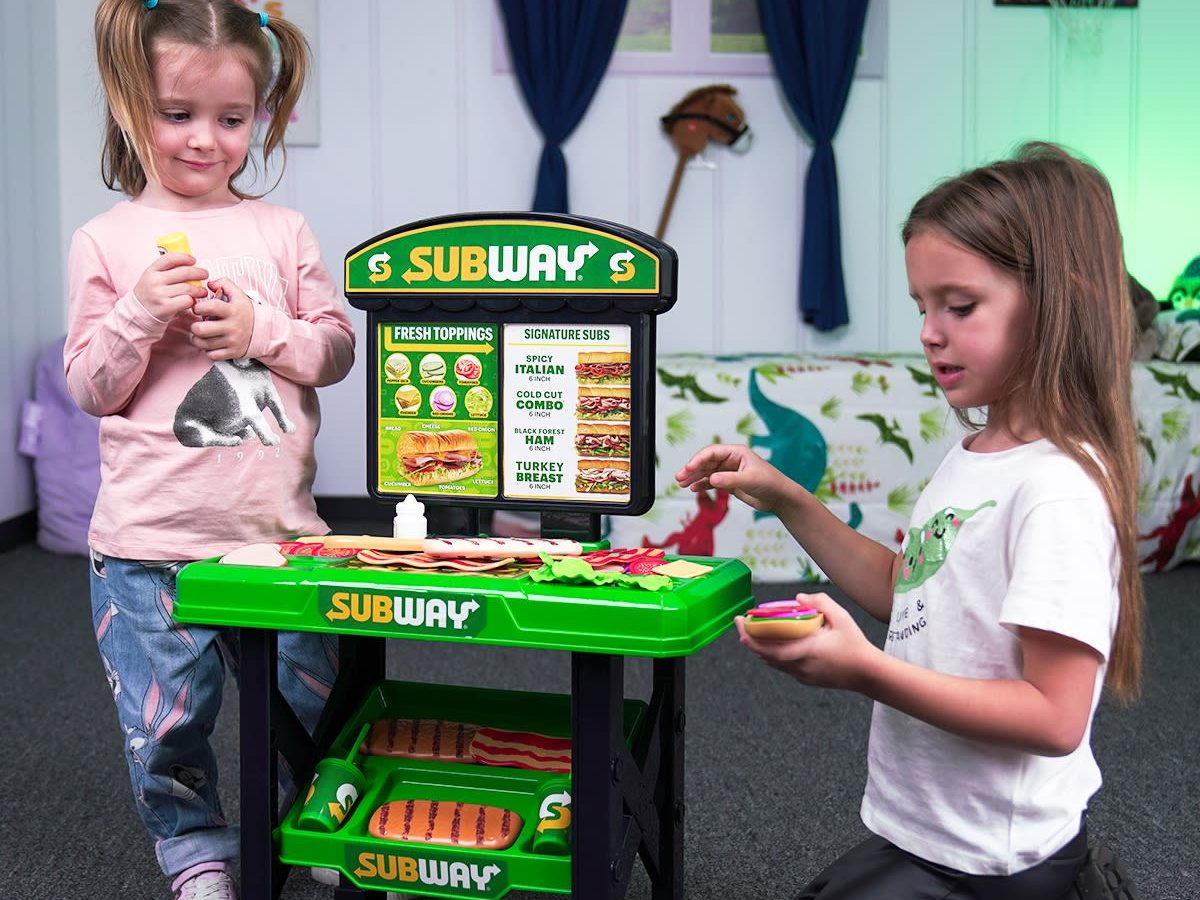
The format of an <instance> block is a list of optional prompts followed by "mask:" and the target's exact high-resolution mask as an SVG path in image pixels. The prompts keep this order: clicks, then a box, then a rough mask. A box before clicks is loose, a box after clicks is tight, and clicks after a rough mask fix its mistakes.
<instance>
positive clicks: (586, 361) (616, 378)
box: [575, 350, 630, 384]
mask: <svg viewBox="0 0 1200 900" xmlns="http://www.w3.org/2000/svg"><path fill="white" fill-rule="evenodd" d="M629 371H630V369H629V353H628V352H626V351H619V352H601V351H587V350H583V351H580V353H579V362H578V364H577V365H576V366H575V380H576V381H578V382H579V383H580V384H629Z"/></svg>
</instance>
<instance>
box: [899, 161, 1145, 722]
mask: <svg viewBox="0 0 1200 900" xmlns="http://www.w3.org/2000/svg"><path fill="white" fill-rule="evenodd" d="M926 230H934V231H938V232H940V233H942V234H943V235H945V236H946V237H948V238H949V239H950V240H952V241H954V242H955V243H957V244H959V245H960V246H962V247H964V248H965V249H967V250H969V251H970V252H972V253H976V254H978V255H979V256H981V257H983V258H984V259H986V260H988V261H990V262H991V263H993V264H994V265H996V266H998V267H1000V268H1001V269H1004V270H1005V271H1007V272H1010V273H1012V275H1013V276H1015V277H1016V278H1017V279H1018V281H1019V282H1020V284H1021V286H1022V288H1023V293H1024V295H1025V298H1026V300H1027V301H1028V303H1029V305H1030V310H1031V326H1030V335H1029V340H1028V341H1026V342H1025V345H1024V347H1023V349H1022V351H1021V356H1020V358H1019V359H1018V361H1017V364H1016V365H1015V367H1014V369H1013V371H1012V373H1010V375H1009V377H1008V380H1007V382H1006V384H1005V386H1004V390H1003V393H1002V399H1001V401H1000V402H999V403H998V404H997V406H999V405H1000V403H1003V402H1004V400H1005V399H1012V398H1014V397H1020V399H1021V402H1022V403H1023V404H1025V408H1026V409H1028V410H1029V414H1030V422H1031V423H1032V425H1033V426H1034V427H1036V428H1038V429H1039V430H1040V431H1041V432H1042V434H1044V435H1045V436H1046V437H1047V438H1048V439H1049V440H1050V441H1051V442H1052V443H1053V444H1054V445H1055V446H1057V447H1058V448H1059V449H1061V450H1062V451H1063V452H1064V453H1066V454H1067V455H1069V456H1070V457H1071V458H1072V459H1074V460H1075V461H1076V462H1077V463H1079V465H1080V466H1082V467H1083V469H1084V471H1086V472H1087V473H1088V474H1089V475H1090V476H1091V477H1092V479H1093V480H1094V481H1095V482H1096V484H1097V485H1099V487H1100V489H1101V491H1102V492H1103V494H1104V497H1105V500H1106V501H1107V503H1108V508H1109V511H1110V513H1111V514H1112V518H1113V524H1114V526H1115V529H1116V534H1117V547H1118V553H1119V557H1120V575H1119V581H1118V591H1119V594H1120V612H1119V618H1118V622H1117V630H1116V635H1115V636H1114V638H1113V646H1112V653H1111V655H1110V660H1109V666H1108V675H1107V683H1108V687H1109V688H1110V689H1111V690H1112V691H1113V693H1114V694H1115V695H1116V696H1117V697H1118V698H1119V699H1120V700H1122V701H1129V700H1131V699H1133V698H1134V697H1136V696H1137V694H1138V692H1139V690H1140V684H1141V668H1142V614H1143V605H1144V598H1143V592H1142V580H1141V574H1140V572H1139V566H1138V558H1137V491H1138V456H1137V442H1136V433H1135V428H1134V418H1133V406H1132V401H1131V398H1130V390H1131V387H1130V381H1131V378H1130V365H1131V363H1132V359H1133V354H1132V348H1133V323H1132V315H1131V311H1130V304H1129V298H1128V295H1127V294H1126V288H1125V283H1126V281H1125V279H1126V276H1125V267H1124V262H1123V251H1122V244H1121V232H1120V228H1119V226H1118V224H1117V213H1116V207H1115V205H1114V203H1113V197H1112V189H1111V188H1110V186H1109V184H1108V181H1107V179H1105V177H1104V176H1103V175H1102V174H1101V173H1100V172H1099V171H1098V170H1097V169H1095V168H1094V167H1093V166H1091V165H1089V164H1088V163H1085V162H1083V161H1081V160H1079V159H1076V158H1075V157H1073V156H1071V155H1070V154H1068V153H1066V152H1065V151H1064V150H1063V149H1062V148H1060V147H1058V146H1056V145H1054V144H1048V143H1041V142H1034V143H1029V144H1026V145H1024V146H1023V147H1021V148H1020V150H1019V151H1018V153H1017V155H1016V157H1015V158H1014V159H1012V160H1006V161H1002V162H997V163H993V164H992V165H989V166H983V167H981V168H978V169H974V170H972V171H969V172H966V173H964V174H962V175H960V176H958V177H956V178H953V179H950V180H948V181H945V182H943V183H941V184H939V185H938V186H937V187H935V188H934V189H933V190H931V191H930V192H929V193H928V194H926V195H925V196H924V197H922V198H921V199H920V200H918V201H917V203H916V205H915V206H914V207H913V210H912V212H911V214H910V215H909V217H908V220H907V221H906V222H905V224H904V228H903V231H902V237H903V239H904V243H905V244H907V243H908V241H909V240H910V239H911V238H912V237H913V236H914V235H916V234H918V233H920V232H922V231H926ZM955 412H956V414H957V415H958V418H959V420H960V421H961V422H962V423H963V424H964V425H966V426H967V427H972V428H978V427H979V426H978V423H975V422H972V421H971V420H970V416H969V411H967V410H956V411H955Z"/></svg>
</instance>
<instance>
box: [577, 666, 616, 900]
mask: <svg viewBox="0 0 1200 900" xmlns="http://www.w3.org/2000/svg"><path fill="white" fill-rule="evenodd" d="M624 672H625V668H624V660H623V659H622V658H621V657H619V656H607V655H601V654H596V653H573V654H571V806H572V807H573V809H572V816H571V896H572V897H575V898H576V900H612V898H617V897H621V896H623V895H624V893H625V873H624V872H623V871H622V869H623V867H622V865H621V847H622V842H623V838H624V832H625V828H624V803H623V801H622V798H621V788H620V783H619V781H620V777H621V748H622V747H623V746H624V743H625V741H624V735H623V733H622V731H623V729H622V719H623V715H622V707H623V705H624V701H623V697H624V682H625V678H624Z"/></svg>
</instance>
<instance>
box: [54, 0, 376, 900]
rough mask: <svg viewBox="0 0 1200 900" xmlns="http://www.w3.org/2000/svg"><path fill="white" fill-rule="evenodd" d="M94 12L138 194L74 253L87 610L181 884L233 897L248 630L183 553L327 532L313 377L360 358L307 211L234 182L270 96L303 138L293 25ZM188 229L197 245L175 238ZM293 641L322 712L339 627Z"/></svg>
mask: <svg viewBox="0 0 1200 900" xmlns="http://www.w3.org/2000/svg"><path fill="white" fill-rule="evenodd" d="M95 31H96V54H97V60H98V64H99V71H100V76H101V80H102V82H103V86H104V91H105V94H106V99H107V115H106V127H105V140H104V151H103V157H102V171H103V176H104V181H105V184H107V185H108V186H109V187H110V188H113V189H116V190H120V191H122V192H123V193H125V194H126V195H127V199H124V200H122V201H121V202H119V203H117V204H116V205H115V206H114V207H113V208H112V209H110V210H109V211H107V212H105V213H103V214H101V215H99V216H97V217H95V218H94V219H92V220H91V221H90V222H88V223H86V224H85V225H83V226H82V227H81V228H80V229H79V230H78V231H76V232H75V234H74V237H73V239H72V242H71V250H70V257H69V263H68V280H69V285H70V325H69V329H68V335H67V343H66V348H65V353H64V362H65V366H66V374H67V382H68V385H69V388H70V391H71V394H72V396H73V397H74V398H75V401H76V402H77V403H78V404H79V406H80V407H81V408H82V409H84V410H85V411H87V412H89V413H91V414H93V415H95V416H98V417H100V423H101V424H100V454H101V467H102V480H101V486H100V492H99V496H98V497H97V500H96V507H95V511H94V513H93V517H92V522H91V527H90V530H89V535H88V542H89V545H90V547H91V585H92V589H91V593H92V615H93V621H94V625H95V630H96V637H97V641H98V643H99V648H100V655H101V659H102V662H103V664H104V669H105V672H106V673H107V676H108V680H109V683H110V685H111V686H112V690H113V696H114V698H115V700H116V705H117V713H118V719H119V721H120V725H121V730H122V733H123V734H124V745H125V755H126V757H127V760H128V764H129V772H130V776H131V780H132V783H133V793H134V797H135V800H136V805H137V810H138V813H139V814H140V815H141V817H142V821H143V822H144V824H145V826H146V829H147V830H148V831H149V833H150V835H151V836H152V837H153V839H154V841H155V849H156V853H157V856H158V861H159V863H160V865H161V866H162V869H163V872H164V873H165V874H166V875H167V876H168V878H170V879H171V881H172V889H173V891H174V892H175V897H176V898H199V897H205V898H211V900H231V898H234V897H235V890H234V886H233V883H232V879H231V877H230V874H229V871H228V862H229V861H230V860H232V859H234V858H235V857H236V856H237V852H238V846H239V840H238V835H237V829H236V828H235V827H233V826H230V825H229V824H228V823H227V822H226V820H225V818H224V815H223V814H222V811H221V804H220V801H219V798H218V795H217V770H216V764H215V759H214V757H213V752H212V749H211V747H210V745H209V740H208V737H209V734H210V733H211V732H212V729H213V724H214V720H215V717H216V715H217V712H218V709H219V707H220V702H221V691H222V684H223V681H224V676H225V661H226V659H229V660H230V661H231V662H235V661H236V646H231V645H230V644H229V643H227V642H226V640H225V635H223V634H222V632H221V631H220V630H219V629H211V628H202V627H184V626H180V625H178V624H177V623H176V622H175V621H174V619H173V618H172V614H171V611H172V606H173V603H174V599H175V579H176V575H177V573H178V571H179V569H180V568H181V567H182V566H183V565H185V564H186V563H187V561H189V560H194V559H201V558H205V557H209V556H213V555H216V554H222V553H225V552H228V551H230V550H233V549H235V548H237V547H240V546H242V545H245V544H249V543H255V542H260V541H277V540H281V539H284V538H286V537H289V536H294V535H296V534H299V533H306V534H320V533H325V532H327V531H328V530H329V529H328V527H327V526H326V525H325V523H324V522H322V521H321V518H320V517H319V516H318V515H317V511H316V506H315V503H314V501H313V497H312V493H311V488H312V483H313V478H314V475H315V472H316V462H315V459H314V454H313V441H314V438H315V436H316V433H317V429H318V427H319V425H320V412H319V406H318V402H317V395H316V390H315V389H316V388H318V387H321V386H322V385H328V384H333V383H335V382H337V381H339V380H341V379H342V378H343V377H345V375H346V373H347V372H348V371H349V370H350V366H351V364H352V362H353V359H354V334H353V330H352V328H351V325H350V321H349V319H348V318H347V316H346V313H345V311H344V309H343V304H342V299H341V296H340V294H339V291H338V289H337V286H336V285H335V284H334V282H333V280H332V279H331V278H330V275H329V272H328V271H327V270H326V268H325V266H324V264H323V263H322V261H321V253H320V249H319V247H318V245H317V241H316V239H315V238H314V237H313V234H312V232H311V231H310V230H309V227H308V225H307V224H306V222H305V221H304V218H303V217H302V216H301V215H300V214H299V213H296V212H294V211H292V210H289V209H285V208H283V207H279V206H274V205H271V204H268V203H265V202H263V201H262V200H260V199H258V197H257V196H255V195H252V194H249V193H247V192H245V191H243V190H240V189H239V188H237V187H236V186H235V181H236V180H237V178H238V176H239V175H241V173H242V172H243V170H244V169H245V168H246V165H247V162H248V160H249V150H250V142H251V134H252V129H253V126H254V123H255V121H256V120H257V119H258V118H259V116H260V114H261V115H263V116H264V117H265V118H266V119H267V124H266V129H265V136H264V140H263V164H264V166H265V164H266V161H267V160H268V159H269V158H270V157H271V155H272V153H273V152H274V151H275V150H276V149H280V150H284V155H285V158H286V150H285V148H284V144H283V137H284V129H285V127H286V124H287V122H288V119H289V116H290V115H291V113H292V110H293V108H294V107H295V104H296V101H297V99H298V97H299V96H300V91H301V88H302V87H303V84H304V80H305V76H306V73H307V70H308V48H307V45H306V43H305V40H304V37H303V35H302V34H301V33H300V32H299V31H298V29H297V28H296V27H295V26H294V25H292V24H290V23H289V22H287V21H286V20H283V19H278V18H271V17H269V16H267V15H266V14H265V13H256V12H251V11H249V10H247V9H246V8H244V7H242V6H240V5H238V4H237V3H236V2H234V0H101V2H100V4H99V7H98V9H97V11H96V22H95ZM269 36H270V39H269ZM272 42H273V43H274V45H275V47H277V56H276V58H275V59H274V60H273V58H272V57H273V50H272ZM273 72H274V74H273ZM176 232H182V233H183V234H184V235H185V236H186V239H187V242H188V244H190V248H191V251H192V252H178V251H175V250H170V249H169V248H170V246H171V242H170V241H164V240H163V237H164V235H167V234H169V233H176ZM159 244H164V245H165V246H166V248H167V252H161V251H160V250H159V249H158V248H157V245H159ZM193 254H194V255H193ZM279 648H280V666H279V678H280V685H281V688H282V690H283V691H284V693H285V695H286V696H287V698H288V700H289V702H290V703H291V704H292V706H293V708H294V709H295V711H296V712H297V714H298V715H299V716H300V718H301V720H302V721H303V722H304V724H305V725H306V727H308V728H309V729H310V730H312V729H313V728H314V727H315V725H316V721H317V719H318V717H319V715H320V712H321V709H322V706H323V704H324V700H325V697H326V696H327V694H328V690H329V687H330V685H331V684H332V682H333V678H334V674H335V670H336V654H335V652H334V648H333V646H332V644H331V643H329V642H328V641H327V640H323V639H322V637H321V636H319V635H299V634H292V635H280V636H279Z"/></svg>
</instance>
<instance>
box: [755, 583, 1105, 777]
mask: <svg viewBox="0 0 1200 900" xmlns="http://www.w3.org/2000/svg"><path fill="white" fill-rule="evenodd" d="M803 596H804V599H805V601H806V602H807V603H809V605H811V606H812V607H814V608H815V609H818V610H820V611H821V612H822V613H823V614H824V616H825V627H823V628H822V629H821V630H820V631H818V632H817V633H816V634H814V635H812V636H811V637H806V638H800V639H799V640H795V641H756V640H754V639H753V638H751V637H749V636H748V635H746V633H745V630H744V628H742V626H741V622H740V621H739V623H738V628H739V631H740V632H741V634H742V643H744V644H746V645H747V646H748V647H749V648H750V649H751V650H753V651H754V652H755V653H757V654H758V655H759V656H760V657H761V658H762V659H763V660H764V661H765V662H766V663H767V664H768V665H771V666H773V667H774V668H777V669H780V670H781V671H784V672H787V673H788V674H789V675H791V676H793V677H794V678H796V679H797V680H799V681H801V682H803V683H804V684H812V685H819V686H822V687H832V688H843V689H846V690H853V691H857V692H858V693H861V694H864V695H866V696H867V697H870V698H871V699H872V700H876V701H878V702H879V703H883V704H885V705H886V706H890V707H892V708H893V709H897V710H899V711H900V712H903V713H907V714H908V715H910V716H913V717H914V718H917V719H921V720H922V721H924V722H928V723H929V724H930V725H934V726H936V727H938V728H941V729H943V730H945V731H949V732H951V733H953V734H957V735H960V736H961V737H965V738H970V739H972V740H979V741H986V742H987V743H991V744H997V745H1000V746H1006V747H1013V748H1015V749H1019V750H1023V751H1026V752H1029V753H1036V754H1039V755H1042V756H1064V755H1066V754H1068V753H1071V752H1072V751H1073V750H1074V749H1075V748H1076V747H1078V746H1079V744H1080V742H1081V741H1082V740H1083V737H1084V733H1085V731H1086V730H1087V723H1088V717H1089V715H1090V713H1091V703H1092V691H1093V690H1094V689H1095V685H1096V678H1097V676H1098V674H1099V669H1100V657H1099V654H1097V653H1096V651H1095V650H1093V649H1092V648H1091V647H1089V646H1088V645H1086V644H1083V643H1081V642H1079V641H1075V640H1072V639H1071V638H1068V637H1064V636H1063V635H1059V634H1054V633H1052V632H1048V631H1040V630H1037V629H1033V628H1022V629H1021V630H1020V635H1021V649H1022V657H1023V660H1024V664H1023V670H1022V677H1021V678H1011V679H982V678H964V677H960V676H955V675H947V674H943V673H941V672H935V671H933V670H931V669H925V668H922V667H920V666H916V665H913V664H912V663H909V662H905V661H904V660H900V659H897V658H896V657H894V656H889V655H888V654H887V653H885V652H884V651H883V650H881V649H879V648H878V647H876V646H874V645H873V644H871V643H870V642H869V641H868V640H867V639H866V638H865V637H864V636H863V634H862V632H861V631H860V630H859V628H858V626H857V625H856V624H855V622H854V620H853V619H852V618H851V617H850V615H849V614H848V613H847V612H846V611H845V610H844V609H842V608H841V607H840V606H838V605H837V604H836V603H835V602H834V601H833V600H831V599H830V598H829V597H827V596H826V595H824V594H805V595H803Z"/></svg>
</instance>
